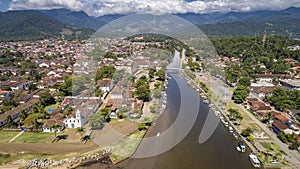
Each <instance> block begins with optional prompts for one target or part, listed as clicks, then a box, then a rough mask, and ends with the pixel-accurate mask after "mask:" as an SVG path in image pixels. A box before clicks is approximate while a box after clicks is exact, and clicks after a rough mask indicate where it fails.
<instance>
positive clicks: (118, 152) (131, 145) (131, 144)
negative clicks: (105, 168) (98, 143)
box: [107, 131, 146, 163]
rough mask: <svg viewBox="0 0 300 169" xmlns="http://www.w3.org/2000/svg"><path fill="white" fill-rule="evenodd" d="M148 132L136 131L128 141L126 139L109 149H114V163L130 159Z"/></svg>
mask: <svg viewBox="0 0 300 169" xmlns="http://www.w3.org/2000/svg"><path fill="white" fill-rule="evenodd" d="M145 132H146V131H136V132H134V133H133V134H131V135H130V136H129V138H134V139H128V138H125V139H124V140H123V141H122V142H121V143H118V144H117V145H115V146H112V147H107V148H113V150H112V158H113V159H112V160H113V162H114V163H117V162H119V161H122V160H124V159H126V158H128V157H130V156H131V155H132V154H133V153H134V152H135V151H136V149H137V147H138V145H139V144H140V142H141V140H142V137H143V136H144V135H145Z"/></svg>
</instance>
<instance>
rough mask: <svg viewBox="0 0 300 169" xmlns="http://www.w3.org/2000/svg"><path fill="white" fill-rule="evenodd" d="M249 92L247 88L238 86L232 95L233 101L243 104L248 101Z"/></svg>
mask: <svg viewBox="0 0 300 169" xmlns="http://www.w3.org/2000/svg"><path fill="white" fill-rule="evenodd" d="M249 92H250V91H249V90H248V89H247V88H246V87H244V86H238V87H237V88H236V89H235V90H234V92H233V94H232V100H234V102H235V103H237V104H241V103H243V102H244V101H245V100H246V98H247V97H248V94H249Z"/></svg>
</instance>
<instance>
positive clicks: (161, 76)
mask: <svg viewBox="0 0 300 169" xmlns="http://www.w3.org/2000/svg"><path fill="white" fill-rule="evenodd" d="M165 74H166V72H165V71H164V70H162V69H160V70H159V71H157V72H156V76H157V77H158V80H161V81H164V80H165Z"/></svg>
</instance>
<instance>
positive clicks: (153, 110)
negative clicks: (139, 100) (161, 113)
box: [150, 106, 156, 114]
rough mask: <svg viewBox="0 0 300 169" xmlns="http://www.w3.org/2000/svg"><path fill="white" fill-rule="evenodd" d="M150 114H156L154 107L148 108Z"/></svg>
mask: <svg viewBox="0 0 300 169" xmlns="http://www.w3.org/2000/svg"><path fill="white" fill-rule="evenodd" d="M150 113H153V114H154V113H156V107H155V106H150Z"/></svg>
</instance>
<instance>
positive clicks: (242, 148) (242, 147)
mask: <svg viewBox="0 0 300 169" xmlns="http://www.w3.org/2000/svg"><path fill="white" fill-rule="evenodd" d="M236 149H237V150H238V151H240V152H242V153H244V152H245V151H246V146H245V144H244V142H243V141H239V142H238V146H237V147H236Z"/></svg>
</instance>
